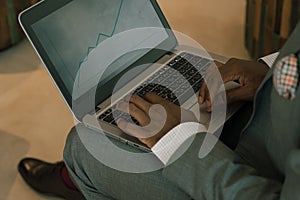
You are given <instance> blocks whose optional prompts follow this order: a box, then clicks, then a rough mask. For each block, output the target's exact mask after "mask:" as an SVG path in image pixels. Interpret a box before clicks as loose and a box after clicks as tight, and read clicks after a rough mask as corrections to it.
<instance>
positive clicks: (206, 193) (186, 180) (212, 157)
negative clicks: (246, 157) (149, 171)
mask: <svg viewBox="0 0 300 200" xmlns="http://www.w3.org/2000/svg"><path fill="white" fill-rule="evenodd" d="M204 137H205V134H198V135H197V137H196V139H195V140H194V142H193V144H192V145H191V147H190V148H189V149H188V151H186V152H185V154H184V155H183V156H181V157H180V158H179V159H178V160H177V161H176V162H175V163H173V164H171V165H169V166H167V167H166V168H165V169H164V170H163V176H164V177H165V178H167V179H168V180H170V181H171V182H172V183H174V184H175V185H176V186H178V187H179V188H181V189H182V190H183V191H185V192H186V193H187V194H189V195H190V196H191V197H192V198H193V199H230V200H232V199H238V200H240V199H242V200H243V199H245V200H248V199H264V200H268V199H279V198H280V191H281V187H282V185H281V183H279V182H276V181H274V180H270V179H266V178H264V177H262V176H259V175H258V172H257V171H256V170H255V169H254V168H252V167H251V166H249V165H246V164H245V163H243V162H242V160H241V159H240V158H239V157H238V155H236V154H235V153H234V152H233V151H231V150H230V149H229V148H227V147H226V146H225V145H224V144H222V143H221V142H218V143H217V145H216V146H215V147H214V149H213V150H212V151H211V152H210V154H209V155H208V156H206V157H205V158H203V159H199V158H198V151H199V147H200V146H201V144H202V142H203V139H204ZM298 178H299V177H298ZM295 180H296V179H295ZM298 180H299V179H298ZM289 187H290V186H287V188H289ZM294 188H295V190H293V192H296V191H297V190H296V186H294ZM295 195H296V194H295ZM289 199H294V198H289Z"/></svg>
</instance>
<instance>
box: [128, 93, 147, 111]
mask: <svg viewBox="0 0 300 200" xmlns="http://www.w3.org/2000/svg"><path fill="white" fill-rule="evenodd" d="M129 101H130V102H131V103H133V104H135V105H136V106H137V107H139V108H140V109H141V110H143V111H144V112H146V113H148V112H149V109H150V107H151V106H152V104H151V103H150V102H149V101H147V100H145V99H143V98H142V97H140V96H138V95H132V96H131V97H130V100H129Z"/></svg>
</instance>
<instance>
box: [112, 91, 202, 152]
mask: <svg viewBox="0 0 300 200" xmlns="http://www.w3.org/2000/svg"><path fill="white" fill-rule="evenodd" d="M117 109H119V110H121V111H123V112H126V113H128V114H130V115H131V116H132V117H134V118H135V119H136V120H137V121H138V122H139V124H140V126H138V125H136V124H133V123H131V122H128V121H126V120H124V119H120V120H118V122H117V123H118V126H119V128H120V129H121V130H123V131H124V132H125V133H128V134H130V135H132V136H134V137H136V138H138V139H139V140H140V141H141V142H142V143H144V144H145V145H147V146H148V147H150V148H152V147H153V146H154V145H155V144H156V143H157V142H158V141H159V140H160V139H161V138H162V137H163V136H164V135H165V134H166V133H168V132H169V131H170V130H171V129H173V128H174V127H176V126H177V125H178V124H180V123H183V122H193V121H197V119H196V117H195V116H194V114H193V113H192V112H190V111H187V110H184V109H181V108H180V107H179V106H177V105H175V104H173V103H171V102H169V101H167V100H165V99H163V98H161V97H159V96H157V95H155V94H153V93H148V94H146V95H145V96H144V98H141V97H139V96H137V95H132V96H131V98H130V99H129V100H125V101H123V102H120V103H119V104H118V105H117Z"/></svg>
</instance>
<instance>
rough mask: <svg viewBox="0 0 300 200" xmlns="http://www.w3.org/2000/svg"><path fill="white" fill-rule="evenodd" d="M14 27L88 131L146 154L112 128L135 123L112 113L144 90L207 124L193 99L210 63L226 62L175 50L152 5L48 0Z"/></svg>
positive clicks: (145, 1)
mask: <svg viewBox="0 0 300 200" xmlns="http://www.w3.org/2000/svg"><path fill="white" fill-rule="evenodd" d="M19 21H20V24H21V26H22V28H23V30H24V32H25V33H26V35H27V37H28V38H29V40H30V42H31V43H32V45H33V47H34V48H35V50H36V52H37V53H38V55H39V57H40V59H41V60H42V62H43V63H44V66H45V67H46V69H47V71H48V72H49V74H50V76H51V77H52V79H53V81H54V82H55V84H56V86H57V88H58V89H59V91H60V93H61V95H62V96H63V98H64V100H65V102H66V103H67V105H68V107H69V108H70V110H71V112H72V113H73V115H74V117H75V118H76V120H77V121H78V122H80V123H84V124H85V125H86V126H87V127H89V128H92V129H94V130H98V131H99V132H101V133H104V134H106V135H107V136H109V137H112V138H115V139H118V140H120V141H122V142H125V143H126V144H129V145H134V146H135V147H138V148H141V149H143V150H146V151H149V149H148V148H147V147H146V146H145V145H143V144H142V143H141V142H139V141H138V140H137V139H136V138H134V137H132V136H130V135H128V134H125V133H123V132H122V131H121V130H120V129H119V128H118V127H117V124H116V121H117V119H119V118H125V119H127V120H131V121H132V122H133V123H136V124H138V122H137V120H135V119H134V118H133V117H131V116H130V115H128V114H126V113H123V112H121V111H119V110H117V109H115V106H116V104H117V103H118V102H119V101H120V100H121V99H122V98H124V97H125V96H128V95H131V94H137V95H139V96H143V95H145V94H146V93H148V92H153V93H155V94H157V95H159V96H161V97H162V98H165V99H167V100H169V101H171V102H173V103H175V104H177V105H181V106H182V107H184V108H185V109H189V110H191V111H192V112H194V113H199V112H201V114H200V116H201V119H199V120H200V122H201V123H202V124H205V125H208V124H209V120H210V114H208V113H206V112H205V110H204V109H203V106H202V107H201V108H200V110H199V106H198V103H197V99H196V98H195V96H196V95H195V94H197V92H198V91H199V89H200V87H201V85H202V83H203V78H204V76H205V71H206V69H207V68H208V67H209V66H210V65H211V63H212V62H213V60H218V61H220V62H226V58H224V57H222V56H218V55H215V54H210V56H211V57H210V56H205V55H203V56H199V55H196V54H193V53H191V52H188V51H184V50H178V49H180V48H179V45H178V41H177V39H176V37H175V35H174V32H173V31H172V30H171V28H170V26H169V24H168V22H167V20H166V18H165V17H164V15H163V13H162V11H161V9H160V8H159V5H158V4H157V2H156V1H155V0H60V1H51V0H45V1H41V2H39V3H38V4H36V5H34V6H32V7H30V8H29V9H27V10H25V11H23V12H22V13H21V14H20V15H19ZM192 97H193V98H192ZM238 108H239V106H233V107H232V108H231V109H229V110H228V111H227V112H228V113H227V115H226V119H228V118H229V117H231V116H232V115H233V114H234V113H235V112H236V111H237V110H238ZM220 126H222V124H220Z"/></svg>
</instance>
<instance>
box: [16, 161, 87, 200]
mask: <svg viewBox="0 0 300 200" xmlns="http://www.w3.org/2000/svg"><path fill="white" fill-rule="evenodd" d="M63 166H65V164H64V162H58V163H55V164H51V163H47V162H44V161H41V160H38V159H35V158H25V159H23V160H21V161H20V163H19V165H18V170H19V172H20V174H21V176H22V177H23V179H24V180H25V181H26V183H27V184H28V185H30V186H31V187H32V188H33V189H34V190H36V191H38V192H40V193H44V194H51V195H55V196H59V197H62V198H65V199H70V200H84V199H85V198H84V197H83V195H82V194H81V192H79V191H78V190H72V189H70V188H68V187H67V186H66V185H65V183H64V182H63V179H62V177H61V169H62V167H63Z"/></svg>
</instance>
